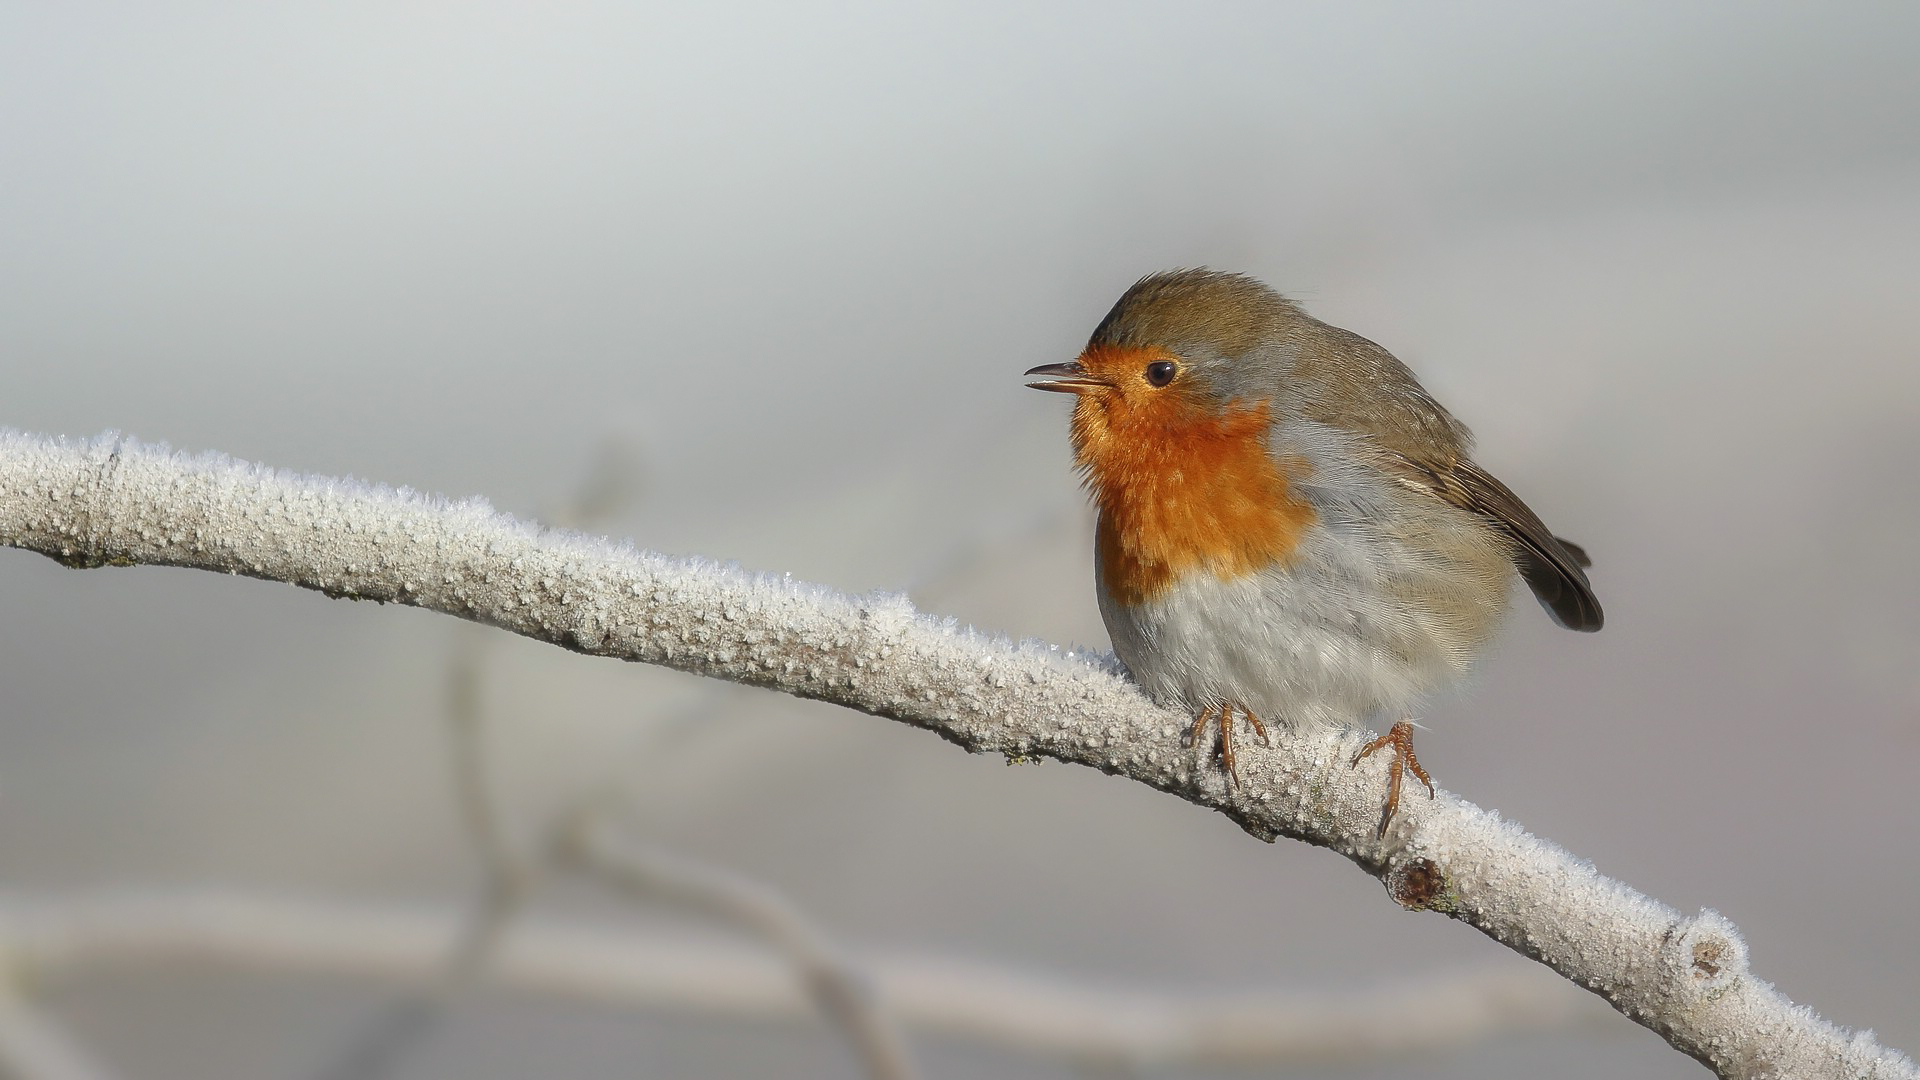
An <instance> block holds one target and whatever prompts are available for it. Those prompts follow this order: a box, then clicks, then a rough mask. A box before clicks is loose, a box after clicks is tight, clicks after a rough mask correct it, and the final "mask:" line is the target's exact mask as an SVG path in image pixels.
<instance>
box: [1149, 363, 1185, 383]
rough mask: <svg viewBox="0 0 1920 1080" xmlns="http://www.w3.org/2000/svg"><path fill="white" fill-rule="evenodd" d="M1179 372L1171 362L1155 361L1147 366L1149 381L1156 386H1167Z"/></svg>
mask: <svg viewBox="0 0 1920 1080" xmlns="http://www.w3.org/2000/svg"><path fill="white" fill-rule="evenodd" d="M1178 370H1180V369H1179V368H1178V367H1177V366H1175V364H1174V362H1173V361H1171V360H1155V361H1154V362H1153V363H1151V364H1148V365H1147V381H1148V382H1149V383H1152V384H1153V385H1155V386H1165V385H1167V384H1168V383H1170V382H1172V381H1173V374H1174V372H1176V371H1178Z"/></svg>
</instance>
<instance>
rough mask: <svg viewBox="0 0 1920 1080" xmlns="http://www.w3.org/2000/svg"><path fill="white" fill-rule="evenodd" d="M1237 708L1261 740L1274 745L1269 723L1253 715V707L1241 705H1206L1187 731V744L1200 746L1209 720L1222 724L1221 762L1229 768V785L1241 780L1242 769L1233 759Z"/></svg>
mask: <svg viewBox="0 0 1920 1080" xmlns="http://www.w3.org/2000/svg"><path fill="white" fill-rule="evenodd" d="M1235 709H1238V710H1239V711H1240V713H1241V715H1243V716H1245V717H1246V718H1247V723H1248V724H1249V725H1251V726H1252V727H1253V730H1254V731H1255V732H1256V733H1258V734H1259V736H1260V741H1261V742H1263V743H1266V744H1268V745H1269V746H1270V745H1272V743H1273V740H1272V739H1270V738H1268V737H1267V725H1265V724H1263V723H1261V722H1260V718H1259V717H1257V716H1255V715H1253V710H1252V709H1249V708H1247V707H1245V706H1241V705H1208V706H1205V707H1203V708H1202V709H1201V710H1200V715H1199V716H1196V717H1194V719H1193V730H1191V731H1189V732H1187V745H1188V746H1199V745H1201V743H1200V740H1201V738H1202V737H1203V736H1205V735H1206V733H1207V722H1208V721H1210V720H1217V721H1218V723H1219V725H1220V762H1221V764H1223V765H1225V766H1226V768H1227V783H1228V785H1229V786H1231V785H1234V784H1238V783H1239V782H1240V769H1239V766H1238V765H1237V764H1236V763H1235V762H1234V760H1233V714H1234V710H1235Z"/></svg>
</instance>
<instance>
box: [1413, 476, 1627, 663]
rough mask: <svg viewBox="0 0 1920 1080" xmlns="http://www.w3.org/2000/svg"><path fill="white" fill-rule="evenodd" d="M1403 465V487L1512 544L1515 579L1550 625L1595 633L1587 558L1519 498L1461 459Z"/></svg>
mask: <svg viewBox="0 0 1920 1080" xmlns="http://www.w3.org/2000/svg"><path fill="white" fill-rule="evenodd" d="M1403 460H1405V461H1406V464H1407V465H1408V466H1409V468H1410V470H1411V471H1412V474H1413V475H1412V476H1411V477H1409V478H1406V479H1405V480H1404V482H1406V483H1407V484H1408V485H1409V486H1413V487H1418V488H1421V489H1423V490H1426V491H1429V492H1431V493H1432V494H1434V495H1437V496H1439V497H1440V498H1442V499H1445V500H1446V501H1448V502H1450V503H1452V504H1453V505H1455V506H1458V507H1460V508H1461V509H1463V510H1471V511H1473V512H1474V513H1476V514H1480V515H1482V516H1483V517H1485V518H1487V520H1489V521H1491V522H1493V523H1494V525H1496V526H1498V527H1499V528H1500V531H1502V532H1504V533H1506V534H1507V535H1508V536H1509V537H1512V538H1513V541H1514V543H1515V545H1516V546H1517V548H1518V550H1517V551H1516V552H1515V555H1516V557H1517V558H1516V562H1517V563H1518V566H1519V570H1520V578H1521V580H1523V581H1525V582H1526V583H1527V587H1528V588H1530V589H1532V590H1533V595H1535V596H1537V597H1539V598H1540V603H1541V604H1543V605H1544V606H1545V607H1546V609H1547V611H1548V612H1549V613H1551V614H1552V615H1553V621H1555V622H1557V623H1559V624H1560V625H1561V626H1564V627H1566V628H1567V629H1569V630H1584V631H1588V632H1591V631H1594V630H1598V629H1600V626H1601V624H1602V623H1604V622H1605V620H1606V616H1605V613H1603V612H1602V611H1601V610H1600V600H1599V598H1598V597H1596V596H1594V595H1593V585H1592V583H1591V582H1589V581H1588V580H1587V575H1586V568H1587V567H1589V566H1592V565H1593V560H1591V559H1589V558H1587V552H1586V549H1585V548H1583V547H1581V546H1580V545H1578V544H1576V543H1574V542H1572V541H1571V540H1562V539H1560V538H1559V537H1557V536H1555V535H1553V533H1552V532H1551V531H1550V530H1549V529H1548V528H1547V526H1546V524H1545V523H1543V522H1542V521H1541V520H1540V518H1539V516H1538V515H1536V514H1535V513H1534V512H1533V511H1532V510H1529V509H1528V508H1527V504H1526V503H1523V502H1521V501H1520V496H1518V495H1515V494H1514V493H1513V492H1512V491H1511V490H1509V489H1508V487H1507V485H1505V484H1503V483H1501V482H1500V481H1498V480H1496V479H1494V478H1493V476H1492V475H1491V474H1489V473H1488V472H1487V471H1486V470H1485V469H1482V468H1481V467H1480V466H1478V465H1475V464H1474V463H1473V462H1471V461H1468V460H1466V459H1465V458H1454V459H1452V460H1450V461H1447V462H1444V463H1437V462H1420V461H1414V460H1412V459H1403Z"/></svg>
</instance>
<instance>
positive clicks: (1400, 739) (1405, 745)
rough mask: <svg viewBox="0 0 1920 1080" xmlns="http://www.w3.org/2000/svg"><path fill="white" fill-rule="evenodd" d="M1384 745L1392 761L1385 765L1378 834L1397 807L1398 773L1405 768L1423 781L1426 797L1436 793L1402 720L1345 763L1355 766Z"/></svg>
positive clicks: (1382, 833)
mask: <svg viewBox="0 0 1920 1080" xmlns="http://www.w3.org/2000/svg"><path fill="white" fill-rule="evenodd" d="M1386 749H1391V750H1392V751H1393V762H1392V764H1390V765H1388V766H1387V777H1388V783H1387V805H1386V809H1385V810H1384V811H1383V812H1382V813H1381V815H1380V829H1379V831H1378V832H1377V833H1376V834H1375V835H1378V836H1385V835H1387V826H1388V824H1390V823H1391V822H1392V821H1393V815H1394V812H1395V811H1396V810H1398V809H1400V780H1401V774H1402V773H1403V772H1404V771H1405V770H1406V769H1412V770H1413V775H1415V776H1417V777H1419V778H1420V782H1421V783H1423V784H1425V785H1427V798H1429V799H1431V798H1434V797H1435V794H1436V793H1435V791H1434V787H1433V777H1431V776H1428V775H1427V770H1425V769H1423V768H1421V767H1420V759H1419V758H1417V757H1415V756H1414V754H1413V725H1412V724H1411V723H1409V722H1407V721H1405V720H1402V721H1400V722H1399V723H1397V724H1395V725H1393V727H1392V729H1391V730H1389V731H1388V732H1387V733H1386V734H1385V735H1382V736H1380V737H1379V738H1377V739H1375V740H1373V741H1372V742H1370V743H1368V744H1367V745H1365V746H1363V747H1361V748H1360V750H1359V752H1358V753H1356V754H1354V755H1353V760H1352V761H1351V762H1349V763H1348V764H1347V767H1348V768H1350V769H1352V768H1357V767H1359V765H1360V761H1361V759H1363V758H1365V757H1367V756H1368V755H1370V754H1372V753H1373V752H1374V751H1376V750H1386Z"/></svg>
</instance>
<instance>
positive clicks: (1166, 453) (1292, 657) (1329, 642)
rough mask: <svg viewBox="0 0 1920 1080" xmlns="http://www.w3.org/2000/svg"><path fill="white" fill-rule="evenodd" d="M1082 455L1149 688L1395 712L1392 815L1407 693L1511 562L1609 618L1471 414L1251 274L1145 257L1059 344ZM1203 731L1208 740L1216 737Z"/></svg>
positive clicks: (1262, 721)
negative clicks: (1071, 341)
mask: <svg viewBox="0 0 1920 1080" xmlns="http://www.w3.org/2000/svg"><path fill="white" fill-rule="evenodd" d="M1026 378H1027V379H1028V382H1027V385H1028V386H1030V387H1033V388H1034V389H1037V390H1051V391H1057V392H1062V393H1068V394H1072V395H1074V396H1075V397H1076V398H1077V400H1076V401H1075V403H1074V406H1073V416H1072V423H1071V426H1070V441H1071V444H1072V448H1073V455H1074V464H1075V467H1076V469H1077V470H1078V471H1079V472H1080V474H1081V478H1082V481H1083V484H1084V486H1085V487H1086V488H1087V490H1088V492H1089V494H1090V497H1091V500H1092V502H1093V504H1094V506H1095V508H1096V510H1097V512H1098V513H1097V524H1096V527H1095V541H1094V580H1095V590H1096V594H1097V599H1098V601H1099V607H1100V615H1101V619H1102V621H1103V622H1104V623H1105V624H1106V628H1107V632H1108V635H1109V637H1110V638H1111V640H1112V643H1113V650H1114V654H1115V655H1116V656H1117V657H1118V658H1119V660H1120V662H1121V663H1122V664H1123V665H1124V666H1125V667H1126V670H1127V673H1128V674H1129V675H1130V676H1131V678H1132V679H1133V681H1134V682H1135V683H1136V684H1137V685H1138V686H1139V687H1140V689H1141V690H1142V691H1144V692H1145V693H1146V695H1147V696H1148V697H1149V698H1151V699H1152V700H1153V701H1155V702H1157V703H1159V704H1161V705H1163V706H1169V707H1177V708H1180V709H1182V710H1184V711H1186V712H1187V714H1188V715H1190V716H1192V717H1194V720H1193V725H1192V727H1191V728H1190V729H1189V732H1188V734H1187V742H1188V744H1189V745H1192V746H1196V747H1200V746H1204V745H1205V744H1204V743H1203V741H1202V740H1204V738H1205V736H1206V732H1207V728H1208V726H1209V724H1212V725H1213V726H1215V727H1217V728H1218V729H1219V752H1218V757H1219V759H1220V763H1221V765H1222V766H1223V771H1224V772H1225V773H1226V782H1227V784H1228V786H1229V790H1231V789H1232V787H1233V786H1234V785H1235V784H1237V783H1239V782H1240V778H1239V771H1238V767H1237V762H1236V758H1235V753H1234V740H1235V723H1236V717H1240V718H1243V719H1244V720H1245V721H1246V722H1247V726H1249V727H1251V728H1252V730H1253V734H1255V735H1257V736H1258V737H1259V738H1260V739H1261V740H1262V741H1263V742H1266V743H1267V744H1268V745H1272V741H1273V740H1272V737H1271V736H1270V735H1269V732H1268V728H1267V721H1274V722H1275V723H1276V724H1277V725H1278V726H1280V727H1282V728H1284V729H1288V730H1294V731H1298V730H1305V729H1313V728H1316V727H1322V726H1325V725H1335V726H1344V725H1348V724H1352V723H1355V722H1371V721H1374V720H1376V719H1391V720H1393V721H1394V723H1393V726H1392V727H1391V728H1390V729H1389V730H1388V732H1387V734H1385V735H1382V736H1380V737H1379V738H1377V739H1375V740H1373V741H1372V742H1369V743H1367V744H1366V745H1365V746H1363V747H1361V748H1360V750H1359V751H1358V752H1357V753H1355V754H1354V755H1353V757H1352V760H1351V762H1350V763H1349V764H1350V767H1358V765H1359V764H1360V762H1361V761H1362V760H1364V759H1365V758H1367V757H1369V756H1371V755H1372V754H1374V753H1376V752H1378V751H1381V750H1387V751H1390V752H1391V755H1392V756H1391V760H1390V762H1389V768H1388V773H1389V778H1390V779H1389V785H1388V793H1387V797H1386V800H1385V803H1384V806H1383V810H1382V814H1381V817H1380V821H1379V834H1380V835H1381V836H1382V837H1384V836H1385V835H1386V830H1387V826H1388V825H1389V823H1390V822H1391V821H1392V820H1393V818H1394V814H1395V812H1396V811H1397V809H1398V808H1399V805H1400V788H1401V780H1402V775H1403V768H1404V770H1405V771H1411V772H1412V773H1413V774H1414V776H1416V777H1417V778H1419V780H1420V781H1421V782H1422V783H1424V784H1425V785H1426V787H1427V794H1428V797H1429V798H1432V797H1434V794H1435V789H1434V786H1433V779H1432V777H1431V776H1430V775H1429V774H1428V773H1427V771H1426V769H1424V768H1423V767H1422V766H1421V764H1420V759H1419V758H1418V757H1417V756H1416V755H1415V754H1414V749H1413V731H1414V727H1413V723H1412V719H1413V710H1414V709H1415V708H1416V706H1417V705H1418V704H1419V703H1420V702H1422V701H1423V700H1425V699H1427V698H1429V697H1430V696H1432V695H1434V694H1436V693H1438V692H1441V691H1443V690H1446V689H1448V688H1450V687H1452V686H1454V685H1456V684H1458V683H1459V682H1461V681H1462V680H1463V679H1464V678H1465V677H1466V676H1467V675H1468V673H1469V672H1470V670H1471V669H1472V667H1473V665H1474V663H1475V661H1476V659H1477V658H1478V657H1479V656H1480V655H1481V654H1482V652H1483V651H1484V650H1485V649H1486V647H1487V645H1488V643H1489V642H1490V641H1491V640H1492V638H1493V637H1494V635H1495V633H1496V632H1497V630H1498V629H1499V627H1500V626H1501V624H1502V621H1503V619H1504V617H1505V615H1506V614H1507V609H1508V606H1509V602H1510V598H1511V596H1512V595H1513V593H1514V592H1515V589H1514V587H1513V585H1514V578H1516V577H1518V578H1519V579H1520V580H1521V581H1523V582H1525V583H1526V585H1527V586H1528V588H1529V589H1531V590H1532V592H1533V595H1534V596H1535V597H1536V598H1537V599H1538V600H1539V602H1540V605H1541V607H1543V608H1544V609H1545V611H1546V613H1547V615H1548V616H1549V617H1550V618H1551V619H1552V620H1553V621H1554V622H1555V623H1557V624H1559V625H1560V626H1563V627H1566V628H1568V629H1571V630H1578V631H1586V632H1591V631H1596V630H1599V629H1600V627H1601V624H1602V622H1603V621H1604V615H1603V613H1602V611H1601V607H1600V601H1599V599H1598V598H1597V597H1596V596H1595V595H1594V590H1593V586H1592V583H1591V582H1590V581H1589V580H1588V577H1587V573H1586V571H1587V569H1588V568H1589V567H1590V566H1591V565H1592V562H1591V560H1590V559H1589V558H1588V556H1587V553H1586V551H1585V550H1584V549H1583V548H1582V547H1580V545H1578V544H1575V543H1573V542H1572V541H1569V540H1564V539H1561V538H1560V537H1557V536H1555V535H1554V534H1553V532H1552V531H1551V530H1549V529H1548V528H1547V526H1546V525H1545V524H1543V523H1542V522H1541V520H1540V518H1539V517H1538V516H1537V515H1535V514H1534V512H1533V511H1532V510H1530V509H1528V508H1527V505H1526V504H1525V503H1524V502H1522V501H1520V498H1519V497H1518V496H1516V495H1515V494H1514V493H1513V492H1512V491H1511V490H1509V489H1508V488H1507V486H1506V485H1505V484H1502V483H1501V482H1500V481H1499V480H1497V479H1495V478H1494V477H1493V475H1492V474H1490V473H1488V472H1487V471H1486V470H1485V469H1482V468H1481V467H1480V466H1479V465H1477V464H1475V463H1474V461H1473V459H1472V457H1471V456H1470V455H1471V450H1472V442H1473V437H1472V434H1471V433H1470V432H1469V431H1468V429H1467V427H1466V426H1465V425H1464V424H1462V423H1461V422H1460V421H1459V420H1456V419H1455V418H1454V416H1453V414H1451V413H1449V412H1448V411H1447V410H1446V409H1445V408H1443V407H1442V406H1441V405H1440V403H1439V402H1437V401H1435V400H1434V399H1433V396H1432V395H1431V394H1429V393H1428V392H1427V391H1426V390H1425V388H1423V387H1422V386H1421V385H1420V383H1419V381H1418V380H1417V379H1416V378H1415V377H1414V374H1413V372H1412V371H1410V370H1409V369H1408V368H1407V367H1406V365H1404V364H1402V363H1401V362H1400V361H1399V360H1397V359H1395V358H1394V356H1393V355H1392V354H1391V353H1389V352H1388V351H1387V350H1386V349H1384V348H1382V347H1381V346H1379V345H1377V344H1375V343H1374V342H1372V341H1369V340H1368V339H1366V338H1363V337H1361V336H1360V335H1358V334H1355V333H1353V332H1351V331H1348V330H1343V329H1341V328H1339V327H1336V326H1332V325H1330V324H1328V323H1324V322H1321V321H1320V320H1318V319H1315V318H1313V317H1312V316H1310V315H1308V314H1307V313H1306V312H1305V311H1304V310H1303V309H1302V308H1301V307H1300V306H1299V305H1298V304H1297V303H1295V302H1294V301H1292V300H1289V299H1287V298H1286V297H1284V296H1282V295H1281V294H1279V293H1278V292H1275V291H1274V290H1273V289H1272V288H1270V287H1268V286H1267V285H1265V284H1263V283H1262V282H1260V281H1258V280H1256V279H1254V278H1252V277H1248V276H1245V275H1242V274H1235V273H1225V272H1221V271H1215V270H1209V269H1205V268H1200V269H1180V270H1172V271H1166V272H1163V273H1157V274H1152V275H1149V276H1147V277H1144V278H1142V279H1140V280H1139V281H1138V282H1136V283H1135V284H1134V285H1133V286H1132V287H1130V288H1128V289H1127V290H1126V292H1125V293H1124V294H1123V295H1122V296H1121V297H1120V299H1119V301H1118V302H1117V303H1115V304H1114V305H1113V308H1112V310H1111V311H1109V312H1108V313H1107V315H1106V317H1105V318H1104V319H1102V320H1101V321H1100V323H1099V325H1098V326H1097V327H1095V329H1094V331H1093V334H1092V336H1091V337H1090V338H1089V339H1088V341H1087V345H1086V348H1085V349H1083V350H1082V351H1081V352H1080V354H1079V355H1078V357H1077V358H1076V359H1074V360H1072V361H1070V362H1068V363H1059V364H1044V365H1041V366H1039V367H1035V368H1033V369H1031V370H1029V371H1027V372H1026ZM1212 758H1213V755H1212V754H1211V753H1208V754H1207V756H1206V759H1205V760H1206V761H1208V762H1211V760H1212Z"/></svg>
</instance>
